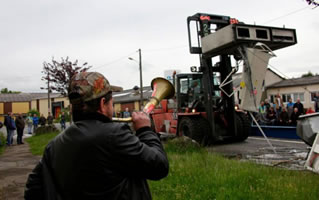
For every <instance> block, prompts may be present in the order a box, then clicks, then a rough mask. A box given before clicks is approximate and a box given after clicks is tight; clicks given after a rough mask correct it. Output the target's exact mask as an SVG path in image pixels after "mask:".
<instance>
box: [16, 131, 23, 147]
mask: <svg viewBox="0 0 319 200" xmlns="http://www.w3.org/2000/svg"><path fill="white" fill-rule="evenodd" d="M23 129H24V128H17V144H22V136H23Z"/></svg>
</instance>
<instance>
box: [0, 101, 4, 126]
mask: <svg viewBox="0 0 319 200" xmlns="http://www.w3.org/2000/svg"><path fill="white" fill-rule="evenodd" d="M3 106H4V104H3V103H0V114H3V110H4V108H3ZM0 121H1V122H3V121H4V117H3V116H0Z"/></svg>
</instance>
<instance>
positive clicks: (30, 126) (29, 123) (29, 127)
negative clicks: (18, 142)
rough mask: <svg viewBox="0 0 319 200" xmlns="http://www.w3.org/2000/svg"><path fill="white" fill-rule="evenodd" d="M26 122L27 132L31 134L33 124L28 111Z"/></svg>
mask: <svg viewBox="0 0 319 200" xmlns="http://www.w3.org/2000/svg"><path fill="white" fill-rule="evenodd" d="M26 123H27V125H28V134H30V135H31V134H32V125H33V117H32V114H31V113H29V114H28V116H27V119H26Z"/></svg>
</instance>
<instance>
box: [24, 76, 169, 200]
mask: <svg viewBox="0 0 319 200" xmlns="http://www.w3.org/2000/svg"><path fill="white" fill-rule="evenodd" d="M68 94H69V95H68V96H69V99H70V103H71V104H72V118H73V120H74V123H73V124H72V125H71V126H69V127H68V128H67V129H66V130H64V131H63V132H62V133H60V134H59V135H58V136H57V137H55V138H54V139H53V140H51V142H50V143H49V144H48V145H47V146H46V148H45V151H44V154H43V157H42V160H41V161H40V162H39V163H38V164H37V166H36V167H35V168H34V169H33V171H32V173H31V174H30V175H29V177H28V179H27V182H26V187H25V193H24V198H25V200H35V199H46V198H45V197H48V196H49V197H50V198H52V199H85V200H91V199H92V200H93V199H108V200H113V199H114V200H115V199H118V200H119V199H121V200H126V199H130V200H142V199H143V200H151V199H152V196H151V192H150V189H149V186H148V183H147V179H150V180H160V179H162V178H164V177H166V176H167V174H168V171H169V164H168V159H167V156H166V153H165V151H164V148H163V145H162V144H161V141H160V139H159V137H158V136H157V134H156V133H155V132H153V131H152V129H151V122H150V118H149V116H148V115H147V114H145V113H143V112H133V114H132V123H133V128H134V130H135V131H136V134H133V132H132V130H131V129H130V127H129V125H127V124H126V123H117V122H112V114H113V99H112V89H111V86H110V84H109V82H108V80H107V79H106V78H104V76H103V75H102V74H100V73H97V72H81V73H77V74H76V75H74V76H73V78H72V79H71V81H70V86H69V91H68Z"/></svg>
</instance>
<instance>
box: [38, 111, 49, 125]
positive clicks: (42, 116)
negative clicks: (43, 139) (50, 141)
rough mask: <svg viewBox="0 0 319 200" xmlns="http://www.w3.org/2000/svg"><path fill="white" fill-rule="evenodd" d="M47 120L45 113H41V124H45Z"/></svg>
mask: <svg viewBox="0 0 319 200" xmlns="http://www.w3.org/2000/svg"><path fill="white" fill-rule="evenodd" d="M46 121H47V120H46V119H45V117H44V115H43V114H41V117H40V119H39V124H40V126H45V123H46Z"/></svg>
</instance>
